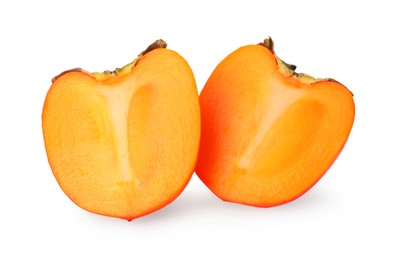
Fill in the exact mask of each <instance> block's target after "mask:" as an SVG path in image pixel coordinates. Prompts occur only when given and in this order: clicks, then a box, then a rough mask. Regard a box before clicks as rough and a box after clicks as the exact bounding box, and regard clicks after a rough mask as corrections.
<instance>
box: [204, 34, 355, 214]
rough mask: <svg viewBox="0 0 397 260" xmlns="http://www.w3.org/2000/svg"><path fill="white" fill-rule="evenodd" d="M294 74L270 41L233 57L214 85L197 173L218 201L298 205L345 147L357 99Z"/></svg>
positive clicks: (207, 92) (207, 98)
mask: <svg viewBox="0 0 397 260" xmlns="http://www.w3.org/2000/svg"><path fill="white" fill-rule="evenodd" d="M294 70H295V66H293V65H289V64H286V63H285V62H283V61H282V60H281V59H279V58H278V57H277V56H276V55H275V53H274V50H273V42H272V40H271V38H268V39H266V40H265V41H264V42H263V43H261V44H259V45H248V46H244V47H241V48H239V49H237V50H236V51H234V52H233V53H231V54H230V55H229V56H227V57H226V58H225V59H224V60H223V61H222V62H221V63H220V64H219V65H218V66H217V67H216V68H215V70H214V72H213V73H212V75H211V76H210V78H209V79H208V81H207V83H206V85H205V86H204V88H203V90H202V92H201V94H200V107H201V120H202V121H201V124H202V128H201V144H200V152H199V159H198V165H197V168H196V173H197V175H198V176H199V177H200V179H201V180H202V181H203V182H204V183H205V184H206V185H207V186H208V188H209V189H211V190H212V191H213V192H214V193H215V194H216V195H217V196H218V197H219V198H221V199H223V200H225V201H230V202H237V203H241V204H247V205H252V206H258V207H270V206H276V205H280V204H283V203H286V202H289V201H292V200H294V199H296V198H298V197H299V196H300V195H302V194H303V193H305V192H306V191H307V190H309V189H310V188H311V187H312V186H313V185H314V184H315V183H316V182H317V181H318V180H319V179H320V178H321V177H322V176H323V175H324V174H325V172H326V171H327V170H328V168H329V167H330V166H331V165H332V163H333V162H334V161H335V159H336V158H337V156H338V155H339V153H340V152H341V150H342V148H343V147H344V144H345V143H346V141H347V139H348V136H349V134H350V131H351V128H352V124H353V121H354V115H355V107H354V101H353V98H352V93H351V92H350V91H349V90H348V89H347V88H346V87H345V86H343V85H342V84H340V83H338V82H336V81H335V80H332V79H315V78H313V77H311V76H309V75H306V74H298V73H296V72H295V71H294Z"/></svg>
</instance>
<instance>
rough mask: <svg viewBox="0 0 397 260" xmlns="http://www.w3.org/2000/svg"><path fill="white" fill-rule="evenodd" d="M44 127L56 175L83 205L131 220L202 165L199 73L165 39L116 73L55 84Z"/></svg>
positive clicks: (65, 78)
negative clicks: (197, 74)
mask: <svg viewBox="0 0 397 260" xmlns="http://www.w3.org/2000/svg"><path fill="white" fill-rule="evenodd" d="M42 124H43V133H44V141H45V147H46V151H47V155H48V160H49V163H50V166H51V169H52V171H53V173H54V175H55V177H56V180H57V181H58V183H59V185H60V187H61V188H62V189H63V191H64V192H65V193H66V194H67V195H68V196H69V198H70V199H71V200H72V201H73V202H75V203H76V204H77V205H78V206H80V207H82V208H84V209H86V210H88V211H90V212H93V213H97V214H101V215H107V216H113V217H119V218H123V219H127V220H131V219H134V218H136V217H139V216H142V215H145V214H148V213H150V212H153V211H155V210H157V209H159V208H161V207H163V206H165V205H167V204H169V203H170V202H171V201H172V200H174V199H175V198H176V197H177V196H178V195H179V194H180V193H181V192H182V190H183V189H184V187H185V186H186V185H187V183H188V181H189V180H190V178H191V176H192V173H193V171H194V167H195V164H196V161H197V155H198V148H199V139H200V109H199V102H198V93H197V88H196V83H195V79H194V76H193V73H192V71H191V69H190V67H189V65H188V64H187V62H186V61H185V60H184V59H183V58H182V57H181V56H180V55H179V54H177V53H176V52H174V51H171V50H167V49H165V42H163V41H161V40H159V41H157V42H155V43H154V44H153V45H151V46H149V48H148V49H147V50H146V51H145V52H142V53H141V54H140V55H139V57H138V58H137V59H136V60H135V61H134V62H133V63H131V64H128V65H127V66H125V67H123V68H122V69H116V71H114V72H108V71H106V72H104V73H88V72H85V71H82V70H80V69H75V70H70V71H66V72H64V73H62V74H60V75H59V76H58V77H56V78H54V80H53V84H52V86H51V88H50V90H49V92H48V94H47V97H46V100H45V103H44V108H43V114H42Z"/></svg>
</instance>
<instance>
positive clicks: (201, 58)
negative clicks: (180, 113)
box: [0, 0, 397, 259]
mask: <svg viewBox="0 0 397 260" xmlns="http://www.w3.org/2000/svg"><path fill="white" fill-rule="evenodd" d="M396 17H397V15H396V8H395V5H393V1H382V0H378V1H346V0H344V1H336V0H334V1H329V2H322V1H274V0H273V1H249V0H244V1H225V2H221V1H210V3H206V2H204V1H194V2H189V1H180V3H177V2H176V1H171V0H162V1H155V0H151V1H132V0H130V1H125V2H120V1H98V0H97V1H92V2H90V1H82V0H79V1H74V0H69V1H39V0H36V1H3V2H2V3H1V4H0V28H1V30H0V71H1V82H0V87H1V92H0V122H1V125H0V126H1V127H0V162H1V163H0V174H1V178H0V210H1V214H0V259H160V258H161V259H363V258H365V259H397V252H396V250H397V249H396V245H397V237H396V233H397V223H396V221H397V213H396V212H397V210H396V199H397V189H396V180H397V178H396V174H397V167H396V161H397V157H396V156H397V152H396V147H397V138H396V133H397V127H396V117H397V116H396V113H397V104H396V103H397V102H396V101H395V100H396V89H397V84H396V80H395V79H396V64H397V54H396V53H397V52H396V46H397V40H396V29H395V26H396V24H397V18H396ZM269 35H270V36H272V38H273V39H274V41H275V48H276V52H277V54H278V56H279V57H281V58H282V59H284V60H285V61H286V62H289V63H292V64H295V65H297V66H298V69H297V71H298V72H305V73H308V74H311V75H313V76H316V77H332V78H335V79H337V80H338V81H340V82H342V83H343V84H344V85H346V86H347V87H348V88H349V89H350V90H351V91H352V92H353V93H354V99H355V103H356V111H357V112H356V120H355V123H354V126H353V130H352V132H351V135H350V138H349V141H348V142H347V145H346V147H345V149H344V151H343V152H342V154H341V155H340V157H339V158H338V160H337V161H336V162H335V164H334V165H333V166H332V167H331V169H330V170H329V171H328V172H327V174H326V175H325V176H324V178H322V179H321V181H320V182H319V183H317V185H316V186H315V187H313V189H311V190H310V191H309V192H308V193H306V194H305V195H304V196H302V197H300V198H299V199H297V200H295V201H294V202H291V203H289V204H286V205H283V206H279V207H274V208H268V209H260V208H253V207H247V206H242V205H237V204H231V203H225V202H222V201H220V200H219V199H218V198H216V197H215V196H214V195H212V193H211V192H210V191H209V190H208V189H207V188H206V186H204V185H203V184H202V183H201V181H200V180H199V179H198V178H197V177H196V176H194V177H193V179H192V180H191V182H190V183H189V185H188V187H187V188H186V189H185V191H184V192H183V193H182V194H181V196H180V197H178V198H177V199H176V200H175V201H174V202H173V203H172V204H170V205H169V206H167V207H165V208H163V209H162V210H159V211H157V212H155V213H152V214H150V215H148V216H145V217H142V218H139V219H136V220H134V221H132V222H127V221H124V220H120V219H115V218H108V217H103V216H98V215H94V214H91V213H88V212H86V211H84V210H82V209H80V208H79V207H77V206H76V205H75V204H73V202H71V201H70V200H69V199H68V198H67V197H66V195H64V194H63V192H62V190H61V189H60V188H59V186H58V184H57V183H56V181H55V179H54V177H53V175H52V173H51V170H50V168H49V166H48V163H47V158H46V154H45V150H44V145H43V139H42V133H41V110H42V105H43V102H44V98H45V95H46V92H47V90H48V88H49V87H50V85H51V81H50V80H51V78H52V77H53V76H55V75H57V74H59V73H60V72H62V71H64V70H67V69H71V68H75V67H81V68H84V69H85V70H88V71H103V70H107V69H109V70H111V69H114V68H116V67H120V66H123V65H125V64H126V63H128V62H130V61H132V59H133V58H135V57H136V55H137V54H138V53H139V52H140V51H141V50H143V49H144V48H146V47H147V45H148V44H150V43H152V42H153V41H154V40H156V39H158V38H163V39H164V40H166V41H167V42H168V48H170V49H172V50H175V51H177V52H179V53H180V54H181V55H182V56H183V57H184V58H185V59H186V60H187V61H188V62H189V64H190V65H191V67H192V69H193V71H194V73H195V76H196V80H197V85H198V90H199V91H201V89H202V87H203V85H204V84H205V82H206V79H207V78H208V76H209V75H210V73H211V72H212V70H213V69H214V68H215V66H216V65H217V64H218V63H219V62H220V61H221V60H222V59H223V58H224V57H225V56H226V55H227V54H229V53H230V52H231V51H233V50H235V49H236V48H238V47H240V46H242V45H246V44H252V43H258V42H260V41H262V40H263V39H264V38H265V37H267V36H269Z"/></svg>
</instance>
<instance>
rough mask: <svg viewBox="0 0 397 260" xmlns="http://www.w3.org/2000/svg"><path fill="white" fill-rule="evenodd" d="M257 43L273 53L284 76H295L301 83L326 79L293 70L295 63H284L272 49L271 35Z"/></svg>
mask: <svg viewBox="0 0 397 260" xmlns="http://www.w3.org/2000/svg"><path fill="white" fill-rule="evenodd" d="M258 45H260V46H263V47H265V48H267V49H268V50H269V51H270V52H271V53H272V54H273V56H274V58H275V59H276V61H277V65H278V68H279V70H280V72H281V73H282V74H283V75H284V76H286V77H294V78H297V79H299V80H300V81H301V82H302V83H306V84H310V83H315V82H317V81H322V80H327V79H322V78H315V77H312V76H310V75H308V74H305V73H297V72H295V70H296V68H297V67H296V65H293V64H289V63H286V62H285V61H283V60H282V59H280V58H279V57H278V56H277V55H276V53H275V51H274V42H273V40H272V38H271V37H268V38H266V39H265V40H264V41H263V42H261V43H259V44H258Z"/></svg>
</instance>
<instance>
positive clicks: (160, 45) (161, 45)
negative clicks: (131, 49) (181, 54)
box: [138, 39, 167, 57]
mask: <svg viewBox="0 0 397 260" xmlns="http://www.w3.org/2000/svg"><path fill="white" fill-rule="evenodd" d="M159 48H164V49H165V48H167V43H166V42H165V41H164V40H162V39H159V40H157V41H155V42H154V43H152V44H150V45H149V47H147V48H146V50H144V51H143V52H141V53H140V54H139V55H138V57H142V56H143V55H145V54H146V53H149V52H151V51H152V50H155V49H159Z"/></svg>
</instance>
